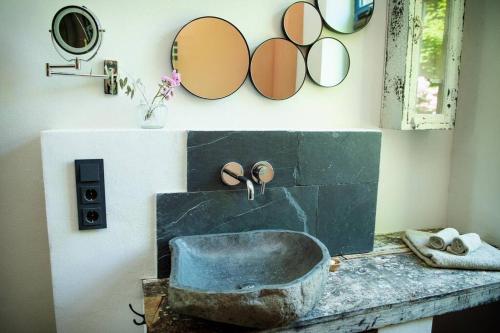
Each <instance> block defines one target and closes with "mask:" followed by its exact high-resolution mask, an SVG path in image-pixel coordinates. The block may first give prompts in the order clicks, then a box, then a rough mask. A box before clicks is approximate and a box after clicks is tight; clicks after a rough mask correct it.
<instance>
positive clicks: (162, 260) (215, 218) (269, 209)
mask: <svg viewBox="0 0 500 333" xmlns="http://www.w3.org/2000/svg"><path fill="white" fill-rule="evenodd" d="M317 203H318V187H317V186H307V187H290V188H284V187H280V188H269V189H267V190H266V193H265V194H264V195H257V196H256V198H255V200H254V201H248V200H247V199H246V191H211V192H187V193H165V194H158V195H157V208H156V212H157V245H158V276H159V277H166V276H168V275H169V272H170V250H169V247H168V242H169V240H170V239H172V238H173V237H177V236H187V235H196V234H213V233H224V232H240V231H248V230H257V229H288V230H295V231H305V232H308V233H310V234H312V235H315V234H316V226H317V222H316V216H317Z"/></svg>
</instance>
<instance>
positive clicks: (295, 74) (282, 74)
mask: <svg viewBox="0 0 500 333" xmlns="http://www.w3.org/2000/svg"><path fill="white" fill-rule="evenodd" d="M305 77H306V64H305V60H304V56H303V55H302V52H300V50H299V49H298V48H297V46H296V45H294V44H293V43H292V42H290V41H288V40H286V39H283V38H272V39H268V40H266V41H265V42H264V43H262V44H260V45H259V46H258V47H257V49H256V50H255V52H254V53H253V56H252V63H251V64H250V78H251V79H252V83H253V84H254V86H255V88H256V89H257V90H258V91H259V93H261V94H262V95H263V96H265V97H267V98H270V99H277V100H281V99H287V98H289V97H292V96H293V95H295V94H296V93H297V91H299V90H300V88H301V87H302V84H304V80H305Z"/></svg>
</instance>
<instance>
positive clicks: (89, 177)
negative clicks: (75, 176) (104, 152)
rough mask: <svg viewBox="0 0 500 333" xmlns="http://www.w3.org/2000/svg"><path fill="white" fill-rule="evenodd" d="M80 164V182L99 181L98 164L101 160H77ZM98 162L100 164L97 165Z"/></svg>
mask: <svg viewBox="0 0 500 333" xmlns="http://www.w3.org/2000/svg"><path fill="white" fill-rule="evenodd" d="M79 161H82V162H81V163H80V172H79V175H80V177H79V178H80V182H98V181H99V170H100V168H99V164H102V160H79ZM99 161H100V162H101V163H99Z"/></svg>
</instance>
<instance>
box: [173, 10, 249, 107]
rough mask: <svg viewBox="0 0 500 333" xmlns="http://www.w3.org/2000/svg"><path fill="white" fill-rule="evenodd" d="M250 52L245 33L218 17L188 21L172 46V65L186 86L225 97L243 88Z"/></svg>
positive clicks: (213, 96) (195, 91)
mask: <svg viewBox="0 0 500 333" xmlns="http://www.w3.org/2000/svg"><path fill="white" fill-rule="evenodd" d="M249 65H250V51H249V49H248V45H247V42H246V40H245V38H244V37H243V35H242V34H241V32H240V31H239V30H238V29H237V28H236V27H235V26H234V25H232V24H231V23H229V22H228V21H226V20H223V19H221V18H217V17H200V18H197V19H195V20H193V21H191V22H189V23H188V24H186V25H185V26H184V27H183V28H182V29H181V31H179V33H178V34H177V36H176V37H175V40H174V43H173V45H172V67H173V68H174V69H176V70H177V71H178V72H179V73H180V74H181V75H182V83H181V84H182V86H184V88H186V89H187V90H188V91H189V92H190V93H192V94H193V95H196V96H198V97H202V98H206V99H219V98H224V97H227V96H229V95H231V94H232V93H234V92H235V91H236V90H238V89H239V87H241V85H242V84H243V82H245V79H246V77H247V74H248V67H249Z"/></svg>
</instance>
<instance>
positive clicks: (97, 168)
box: [75, 159, 106, 230]
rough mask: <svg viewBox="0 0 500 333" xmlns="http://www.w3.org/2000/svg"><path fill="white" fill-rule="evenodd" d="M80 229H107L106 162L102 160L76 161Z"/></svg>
mask: <svg viewBox="0 0 500 333" xmlns="http://www.w3.org/2000/svg"><path fill="white" fill-rule="evenodd" d="M75 175H76V197H77V203H78V228H79V229H80V230H86V229H103V228H106V200H105V195H104V161H103V160H102V159H91V160H75Z"/></svg>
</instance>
